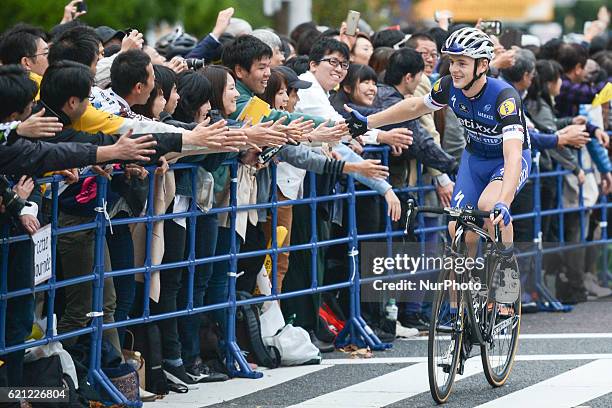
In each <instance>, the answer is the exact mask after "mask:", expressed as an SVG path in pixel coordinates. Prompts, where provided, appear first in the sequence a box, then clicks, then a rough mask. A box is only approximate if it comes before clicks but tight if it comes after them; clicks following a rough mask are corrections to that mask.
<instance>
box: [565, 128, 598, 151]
mask: <svg viewBox="0 0 612 408" xmlns="http://www.w3.org/2000/svg"><path fill="white" fill-rule="evenodd" d="M557 137H558V142H557V144H558V145H559V146H571V147H574V148H576V149H579V148H581V147H582V146H584V145H585V144H587V143H588V142H589V140H591V138H590V137H589V132H587V131H586V126H585V125H568V126H566V127H564V128H563V129H560V130H559V131H558V132H557Z"/></svg>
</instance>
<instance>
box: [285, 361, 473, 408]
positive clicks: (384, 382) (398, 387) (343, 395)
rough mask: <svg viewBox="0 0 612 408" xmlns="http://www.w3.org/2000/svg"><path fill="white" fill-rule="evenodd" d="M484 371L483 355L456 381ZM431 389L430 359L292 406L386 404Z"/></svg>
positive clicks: (340, 407)
mask: <svg viewBox="0 0 612 408" xmlns="http://www.w3.org/2000/svg"><path fill="white" fill-rule="evenodd" d="M327 361H329V360H327ZM481 371H482V364H481V363H480V360H479V359H478V360H476V359H474V360H468V361H467V363H466V365H465V371H464V374H463V375H462V376H457V377H456V378H455V381H458V380H460V379H462V378H465V377H468V376H470V375H474V374H477V373H479V372H481ZM428 390H429V380H428V377H427V363H421V364H415V365H412V366H410V367H406V368H402V369H401V370H397V371H393V372H391V373H388V374H385V375H382V376H380V377H376V378H373V379H371V380H368V381H364V382H360V383H357V384H354V385H351V386H349V387H346V388H342V389H340V390H337V391H334V392H330V393H328V394H324V395H320V396H318V397H316V398H312V399H309V400H307V401H304V402H302V403H300V404H297V405H292V406H291V407H290V408H295V407H317V408H357V407H382V406H385V405H389V404H393V403H395V402H397V401H401V400H403V399H406V398H410V397H412V396H415V395H417V394H420V393H422V392H426V391H428Z"/></svg>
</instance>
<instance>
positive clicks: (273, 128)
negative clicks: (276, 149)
mask: <svg viewBox="0 0 612 408" xmlns="http://www.w3.org/2000/svg"><path fill="white" fill-rule="evenodd" d="M284 121H285V117H284V116H283V117H282V118H280V119H279V120H277V121H276V122H273V121H268V122H260V123H258V124H257V125H255V126H250V127H245V128H243V129H244V132H245V133H246V135H247V137H248V139H249V141H248V144H249V146H251V147H254V148H257V147H259V146H283V145H285V144H287V136H285V133H284V132H283V131H282V129H283V127H284V126H283V122H284ZM285 127H286V126H285Z"/></svg>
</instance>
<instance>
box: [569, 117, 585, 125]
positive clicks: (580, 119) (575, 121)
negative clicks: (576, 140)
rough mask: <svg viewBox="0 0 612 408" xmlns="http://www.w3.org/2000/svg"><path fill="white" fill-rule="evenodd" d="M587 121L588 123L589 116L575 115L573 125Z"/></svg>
mask: <svg viewBox="0 0 612 408" xmlns="http://www.w3.org/2000/svg"><path fill="white" fill-rule="evenodd" d="M586 123H587V118H586V117H584V116H582V115H578V116H574V117H573V118H572V125H584V124H586Z"/></svg>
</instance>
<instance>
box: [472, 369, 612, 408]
mask: <svg viewBox="0 0 612 408" xmlns="http://www.w3.org/2000/svg"><path fill="white" fill-rule="evenodd" d="M610 392H612V364H610V361H608V360H595V361H592V362H590V363H588V364H585V365H583V366H580V367H578V368H575V369H573V370H570V371H568V372H566V373H563V374H560V375H557V376H556V377H553V378H549V379H548V380H545V381H542V382H539V383H537V384H534V385H532V386H531V387H527V388H523V389H522V390H520V391H516V392H513V393H511V394H508V395H506V396H503V397H501V398H497V399H495V400H493V401H489V402H487V403H486V404H483V405H480V406H478V407H477V408H514V407H528V406H532V404H533V402H534V401H537V402H538V404H537V405H538V408H548V407H550V408H571V407H575V406H577V405H580V404H581V403H583V402H587V401H590V400H592V399H595V398H597V397H599V396H601V395H605V394H608V393H610Z"/></svg>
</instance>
